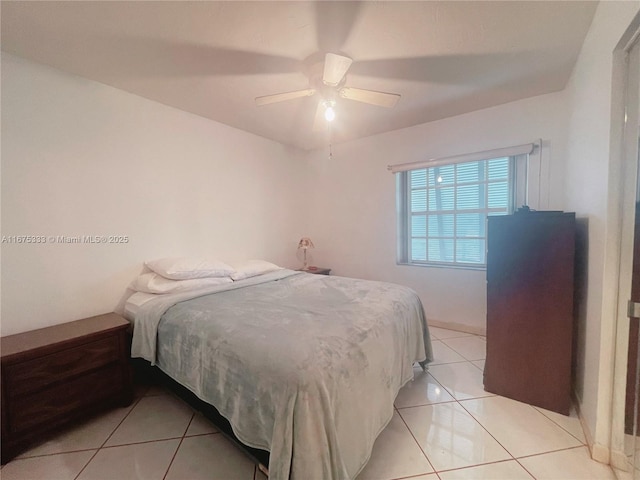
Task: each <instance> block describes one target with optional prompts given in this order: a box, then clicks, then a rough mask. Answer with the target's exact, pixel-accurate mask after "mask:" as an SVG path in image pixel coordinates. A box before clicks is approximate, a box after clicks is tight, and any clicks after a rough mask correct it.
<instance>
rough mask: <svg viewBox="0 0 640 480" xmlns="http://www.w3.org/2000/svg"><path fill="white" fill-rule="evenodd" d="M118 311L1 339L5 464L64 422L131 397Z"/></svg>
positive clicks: (124, 336) (124, 324) (124, 335)
mask: <svg viewBox="0 0 640 480" xmlns="http://www.w3.org/2000/svg"><path fill="white" fill-rule="evenodd" d="M128 328H129V322H127V321H126V320H125V319H124V318H122V317H121V316H119V315H117V314H115V313H108V314H105V315H98V316H96V317H91V318H85V319H83V320H77V321H75V322H70V323H64V324H61V325H55V326H52V327H47V328H42V329H39V330H33V331H30V332H25V333H20V334H17V335H11V336H8V337H2V338H1V339H0V341H1V351H0V353H1V357H2V376H1V377H0V383H1V386H2V408H1V410H2V463H3V464H4V463H6V462H8V461H9V460H11V458H13V457H14V456H15V455H16V454H18V453H20V450H22V449H23V448H25V447H26V446H27V445H29V443H30V442H32V441H33V440H34V439H36V438H39V437H41V436H42V434H44V433H46V432H49V431H50V430H52V429H55V428H57V427H59V426H61V425H63V424H65V423H68V422H71V421H74V420H77V419H79V418H82V417H84V416H87V415H89V414H91V413H95V412H97V411H99V410H101V409H105V408H107V407H110V406H116V405H120V406H125V405H128V404H129V403H130V402H131V400H132V398H133V395H132V393H133V391H132V384H131V370H130V362H129V345H128V335H127V329H128Z"/></svg>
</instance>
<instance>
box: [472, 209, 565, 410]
mask: <svg viewBox="0 0 640 480" xmlns="http://www.w3.org/2000/svg"><path fill="white" fill-rule="evenodd" d="M574 252H575V214H573V213H562V212H530V213H516V214H514V215H506V216H492V217H489V221H488V255H487V359H486V363H485V369H484V387H485V390H487V391H488V392H493V393H497V394H499V395H503V396H505V397H509V398H513V399H515V400H519V401H521V402H525V403H529V404H531V405H536V406H538V407H542V408H546V409H548V410H553V411H555V412H558V413H562V414H564V415H568V414H569V408H570V406H571V358H572V355H571V350H572V345H573V292H574Z"/></svg>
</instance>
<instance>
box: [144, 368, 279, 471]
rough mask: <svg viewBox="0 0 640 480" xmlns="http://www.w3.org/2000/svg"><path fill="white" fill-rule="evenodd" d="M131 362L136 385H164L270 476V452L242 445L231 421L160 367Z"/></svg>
mask: <svg viewBox="0 0 640 480" xmlns="http://www.w3.org/2000/svg"><path fill="white" fill-rule="evenodd" d="M131 362H132V365H133V371H134V384H136V385H140V384H142V385H148V384H150V385H162V386H164V387H166V388H168V389H169V390H171V391H172V392H173V393H174V394H176V395H177V396H178V397H180V398H181V399H182V400H184V401H185V402H187V403H188V404H189V405H190V406H191V407H192V408H194V409H195V410H197V411H199V412H200V413H202V415H204V416H205V417H206V418H207V419H208V420H209V421H211V422H212V423H213V424H214V425H215V426H216V427H217V428H218V430H220V432H221V433H222V434H223V435H225V436H226V437H227V438H228V439H229V440H231V441H232V442H233V443H235V444H236V445H237V446H238V447H240V449H241V450H242V451H243V452H244V453H245V454H246V455H248V456H249V458H251V460H252V461H253V462H254V463H255V464H257V465H258V468H260V470H261V471H262V472H263V473H264V474H265V475H267V476H268V475H269V470H268V469H267V467H268V465H269V452H267V451H265V450H260V449H257V448H252V447H249V446H247V445H245V444H244V443H242V442H241V441H240V439H238V437H236V435H235V433H233V429H232V428H231V424H230V423H229V421H228V420H227V419H226V418H224V417H223V416H222V415H221V414H220V412H218V410H217V409H216V408H215V407H214V406H213V405H210V404H208V403H207V402H205V401H203V400H201V399H199V398H198V397H197V396H196V395H195V394H194V393H193V392H191V390H189V389H187V388H186V387H184V386H182V385H180V384H179V383H178V382H176V381H175V380H174V379H172V378H171V377H169V376H168V375H167V374H166V373H164V372H163V371H162V370H160V369H159V368H158V367H154V366H152V365H151V364H150V363H149V362H148V361H146V360H143V359H141V358H132V359H131Z"/></svg>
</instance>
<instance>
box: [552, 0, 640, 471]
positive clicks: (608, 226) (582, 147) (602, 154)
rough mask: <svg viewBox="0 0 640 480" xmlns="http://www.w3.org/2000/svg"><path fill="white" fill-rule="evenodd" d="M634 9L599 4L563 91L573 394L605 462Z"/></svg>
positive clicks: (632, 5)
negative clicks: (617, 54)
mask: <svg viewBox="0 0 640 480" xmlns="http://www.w3.org/2000/svg"><path fill="white" fill-rule="evenodd" d="M639 6H640V4H639V3H638V2H600V4H599V5H598V9H597V10H596V14H595V17H594V19H593V23H592V25H591V28H590V30H589V32H588V34H587V37H586V39H585V42H584V45H583V47H582V51H581V53H580V57H579V58H578V62H577V63H576V66H575V68H574V71H573V74H572V77H571V79H570V81H569V83H568V85H567V88H566V93H567V101H568V108H569V112H570V117H569V123H568V148H567V162H566V174H565V178H566V188H565V205H566V208H567V209H570V210H574V211H576V213H577V216H578V218H579V220H580V223H581V225H582V232H583V234H584V240H583V243H584V245H585V247H586V252H585V253H584V258H583V260H584V263H585V264H586V265H587V267H586V271H585V275H584V278H583V279H582V281H581V285H580V287H581V288H582V289H583V290H584V298H583V301H582V302H581V303H580V304H579V323H578V332H577V334H578V341H577V346H578V349H577V365H578V371H577V378H576V393H577V396H578V399H579V401H580V407H581V412H582V415H583V417H584V419H585V421H586V424H587V427H588V428H589V430H590V433H591V435H592V436H593V441H594V456H596V457H598V459H600V460H604V461H606V460H607V458H606V457H607V453H606V451H607V450H608V445H609V434H610V417H611V411H610V408H611V388H612V387H611V377H612V371H611V368H612V365H613V358H612V357H613V354H614V345H613V339H614V322H615V320H614V316H615V304H616V295H617V275H616V270H617V262H618V258H617V255H616V254H615V252H616V251H619V246H618V242H619V236H618V231H619V225H618V224H617V222H618V221H617V220H616V219H615V218H612V216H611V214H610V213H608V210H609V208H608V207H609V204H611V203H616V202H617V201H618V194H619V189H620V188H621V186H622V183H621V182H620V183H617V182H613V183H609V176H610V173H613V172H612V170H611V164H610V156H609V152H610V148H611V145H610V129H611V120H612V117H611V109H612V97H611V95H612V65H613V50H614V48H615V47H616V44H617V43H618V41H619V40H620V38H621V36H622V35H623V33H624V32H625V30H626V29H627V27H628V26H629V24H630V23H631V21H632V19H633V17H634V16H635V15H636V13H637V12H638V9H639ZM618 93H621V92H618ZM610 212H611V211H610ZM612 254H613V258H612V257H611V255H612ZM621 348H626V346H624V345H622V346H621Z"/></svg>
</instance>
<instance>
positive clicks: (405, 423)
mask: <svg viewBox="0 0 640 480" xmlns="http://www.w3.org/2000/svg"><path fill="white" fill-rule="evenodd" d="M398 416H399V417H400V420H402V423H403V424H404V426H405V427H407V430H408V431H409V434H410V435H411V438H413V441H414V442H416V445H417V446H418V448H419V449H420V451H421V452H422V455H424V458H425V459H426V460H427V463H428V464H429V466H430V467H431V470H433V471H434V472H435V471H436V469H435V468H434V466H433V463H431V460H429V457H428V456H427V454H426V452H425V451H424V449H423V448H422V445H420V442H418V439H417V438H416V436H415V435H414V434H413V432H412V431H411V429H410V428H409V425H407V422H406V421H405V419H404V418H403V417H402V414H400V412H399V411H398ZM429 473H431V472H429ZM420 475H425V474H422V473H421V474H420ZM438 478H439V477H438Z"/></svg>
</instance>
